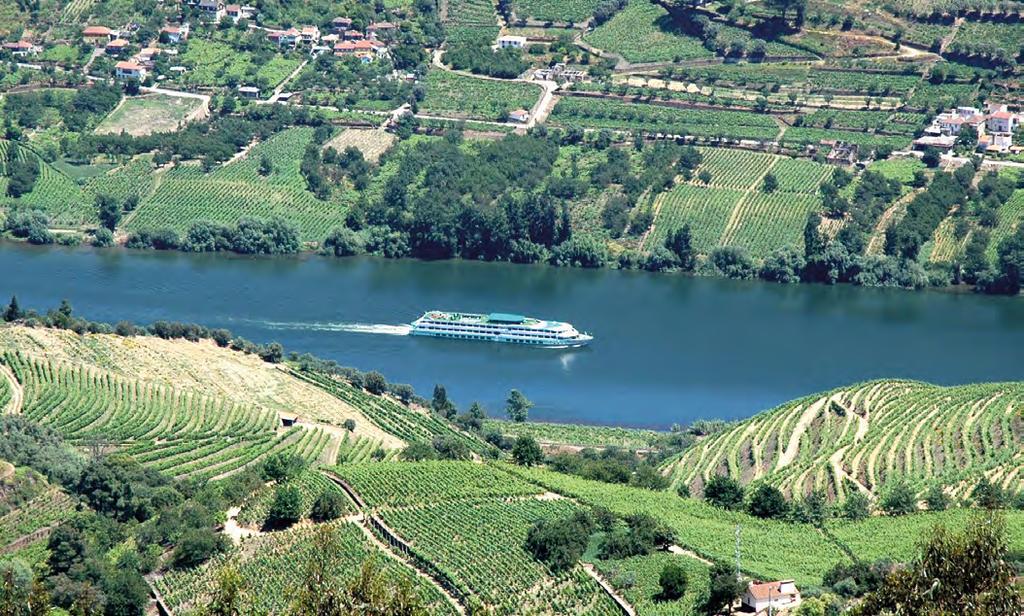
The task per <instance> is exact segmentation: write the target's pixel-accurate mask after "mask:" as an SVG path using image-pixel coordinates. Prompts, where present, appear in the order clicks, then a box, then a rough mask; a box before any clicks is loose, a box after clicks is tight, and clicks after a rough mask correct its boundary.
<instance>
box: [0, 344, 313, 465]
mask: <svg viewBox="0 0 1024 616" xmlns="http://www.w3.org/2000/svg"><path fill="white" fill-rule="evenodd" d="M0 361H2V363H4V364H5V365H7V366H9V367H10V368H11V370H12V371H13V372H14V374H15V375H16V377H17V379H18V381H19V382H20V383H21V384H22V385H23V386H24V390H25V400H24V407H23V409H22V413H23V414H24V415H25V416H26V417H27V418H29V419H31V420H33V421H37V422H39V423H40V424H43V425H46V426H49V427H51V428H53V429H54V430H56V431H57V432H59V433H61V434H62V435H64V436H65V438H67V439H69V440H71V441H72V442H77V443H82V444H84V443H88V442H91V441H93V440H94V439H97V438H98V439H101V440H102V441H104V442H109V443H112V444H115V445H121V446H123V450H124V451H125V452H126V453H129V454H131V455H133V456H134V457H135V458H136V459H137V460H138V461H139V462H141V463H143V464H145V465H147V466H149V467H151V468H154V469H156V470H159V471H162V472H165V473H168V474H170V475H172V476H176V477H190V478H197V479H214V478H221V477H224V476H227V475H229V474H231V473H232V472H234V471H236V470H238V469H240V468H242V467H244V466H245V465H247V464H250V463H252V462H254V461H256V460H258V459H260V458H261V457H263V456H265V455H268V454H271V453H276V452H281V451H289V452H294V453H296V454H298V455H300V456H301V457H303V458H304V459H306V460H308V461H314V460H317V459H319V458H320V457H321V455H322V453H323V451H324V449H325V448H326V447H327V445H328V443H329V441H330V439H331V435H330V434H329V433H327V432H326V431H324V430H321V429H304V428H300V427H294V428H292V429H290V430H288V431H287V432H284V433H282V434H277V432H276V427H277V422H278V420H277V415H276V414H275V413H273V412H270V411H267V410H265V409H262V408H259V407H253V406H247V405H242V404H237V403H234V402H230V401H226V400H224V399H221V398H215V397H211V396H206V395H202V394H199V393H196V392H191V391H187V390H178V389H174V388H170V387H164V386H160V385H155V384H152V383H148V382H145V381H138V380H133V379H127V378H123V377H119V376H116V375H114V374H111V373H108V372H104V371H102V370H99V369H96V368H90V367H85V366H83V365H78V364H63V363H59V362H52V361H46V360H43V359H39V358H36V357H32V356H28V355H23V354H20V353H10V352H8V353H5V354H4V355H2V356H0Z"/></svg>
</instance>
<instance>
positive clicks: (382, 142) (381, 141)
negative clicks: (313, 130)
mask: <svg viewBox="0 0 1024 616" xmlns="http://www.w3.org/2000/svg"><path fill="white" fill-rule="evenodd" d="M395 141H396V139H395V136H394V134H392V133H388V132H385V131H383V130H376V129H365V128H349V129H346V130H343V131H341V132H340V133H338V135H337V136H336V137H334V138H333V139H331V140H330V141H328V142H327V143H326V144H324V147H325V148H327V147H331V148H334V149H335V150H337V151H338V153H339V154H340V153H342V152H344V151H345V148H349V147H353V148H356V149H357V150H359V151H360V152H362V153H363V158H365V159H366V160H368V161H370V162H373V163H375V162H377V161H378V160H379V159H380V157H381V154H383V153H384V152H386V151H387V150H388V148H390V147H391V146H392V145H394V143H395Z"/></svg>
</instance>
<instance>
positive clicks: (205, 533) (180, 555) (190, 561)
mask: <svg viewBox="0 0 1024 616" xmlns="http://www.w3.org/2000/svg"><path fill="white" fill-rule="evenodd" d="M227 548H228V539H227V537H226V536H224V535H222V534H220V533H218V532H215V531H214V530H213V529H211V528H194V529H191V530H188V531H186V532H185V534H184V535H182V537H181V540H179V541H178V544H177V545H176V546H175V547H174V554H173V556H172V561H173V562H174V566H175V567H177V568H179V569H188V568H192V567H196V566H198V565H201V564H203V563H204V562H206V561H207V560H209V559H210V558H211V557H213V556H215V555H217V554H220V553H221V552H224V551H225V550H227Z"/></svg>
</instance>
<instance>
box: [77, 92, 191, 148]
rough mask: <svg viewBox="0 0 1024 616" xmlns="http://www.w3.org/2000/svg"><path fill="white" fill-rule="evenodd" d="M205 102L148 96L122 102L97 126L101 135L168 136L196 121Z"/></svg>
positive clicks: (178, 97) (156, 95) (173, 97)
mask: <svg viewBox="0 0 1024 616" xmlns="http://www.w3.org/2000/svg"><path fill="white" fill-rule="evenodd" d="M202 106H203V101H201V100H199V99H196V98H185V97H181V96H164V95H162V94H146V95H144V96H138V97H129V98H125V99H124V100H122V101H121V104H120V105H118V106H117V107H116V108H115V109H114V110H113V111H111V112H110V115H108V116H107V117H106V118H104V119H103V121H102V122H100V124H99V126H97V127H96V132H97V133H99V134H101V135H106V134H114V135H118V134H121V133H127V134H129V135H134V136H136V137H138V136H141V135H150V134H153V133H168V132H173V131H176V130H178V129H179V128H181V127H182V126H183V125H184V124H185V123H186V122H188V121H190V120H192V119H195V117H196V115H197V114H198V113H199V110H200V108H201V107H202Z"/></svg>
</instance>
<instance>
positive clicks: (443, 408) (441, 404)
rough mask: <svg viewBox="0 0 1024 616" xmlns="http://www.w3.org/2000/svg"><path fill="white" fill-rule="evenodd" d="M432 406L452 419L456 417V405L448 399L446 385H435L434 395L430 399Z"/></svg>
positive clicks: (438, 412) (442, 414)
mask: <svg viewBox="0 0 1024 616" xmlns="http://www.w3.org/2000/svg"><path fill="white" fill-rule="evenodd" d="M430 408H432V409H434V412H435V413H437V414H438V415H441V416H443V417H446V418H448V419H452V418H453V417H455V405H454V404H452V403H451V401H450V400H448V392H447V391H446V390H445V388H444V385H434V397H433V399H431V401H430Z"/></svg>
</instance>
